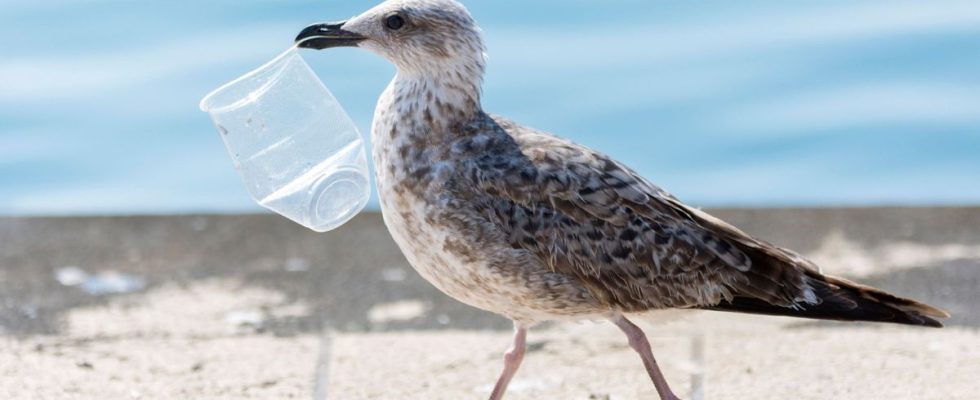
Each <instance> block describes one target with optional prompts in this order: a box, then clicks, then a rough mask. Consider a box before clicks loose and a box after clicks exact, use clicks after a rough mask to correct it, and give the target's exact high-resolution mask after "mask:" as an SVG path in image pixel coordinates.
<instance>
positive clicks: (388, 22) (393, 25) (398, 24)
mask: <svg viewBox="0 0 980 400" xmlns="http://www.w3.org/2000/svg"><path fill="white" fill-rule="evenodd" d="M385 26H387V27H388V29H391V30H393V31H397V30H399V29H401V28H402V27H403V26H405V18H402V16H401V15H398V14H395V15H389V16H388V18H385Z"/></svg>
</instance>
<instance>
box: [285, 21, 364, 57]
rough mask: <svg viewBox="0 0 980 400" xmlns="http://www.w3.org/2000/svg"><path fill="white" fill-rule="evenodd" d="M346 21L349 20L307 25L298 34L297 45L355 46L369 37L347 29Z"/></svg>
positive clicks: (314, 47) (320, 46)
mask: <svg viewBox="0 0 980 400" xmlns="http://www.w3.org/2000/svg"><path fill="white" fill-rule="evenodd" d="M345 23H347V21H341V22H328V23H325V24H313V25H310V26H307V27H306V28H304V29H303V31H301V32H300V33H299V36H296V45H297V46H299V47H303V48H307V49H316V50H323V49H329V48H331V47H353V46H357V44H358V43H360V42H361V41H362V40H364V39H367V38H365V37H364V36H361V35H358V34H356V33H354V32H350V31H345V30H344V24H345Z"/></svg>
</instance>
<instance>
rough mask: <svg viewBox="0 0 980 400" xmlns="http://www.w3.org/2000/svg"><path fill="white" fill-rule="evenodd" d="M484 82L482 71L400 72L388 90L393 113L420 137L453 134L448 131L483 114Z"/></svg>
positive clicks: (455, 69)
mask: <svg viewBox="0 0 980 400" xmlns="http://www.w3.org/2000/svg"><path fill="white" fill-rule="evenodd" d="M482 82H483V70H482V68H480V69H467V68H452V69H441V70H429V71H425V72H422V73H418V72H413V71H398V74H397V75H396V76H395V79H394V80H393V81H392V83H391V86H390V87H389V90H390V91H391V92H390V93H389V94H390V95H391V96H393V101H392V104H391V106H392V108H393V109H392V111H394V113H395V114H396V115H398V116H399V118H400V119H401V120H402V121H411V122H413V125H414V126H413V128H415V129H412V131H414V132H417V133H418V134H423V135H429V136H431V135H440V134H446V133H452V132H447V131H450V130H453V129H452V128H453V127H455V126H457V125H458V124H462V123H466V122H468V121H470V120H472V119H473V117H474V116H476V115H477V114H479V113H480V112H482V107H481V104H480V95H481V85H482Z"/></svg>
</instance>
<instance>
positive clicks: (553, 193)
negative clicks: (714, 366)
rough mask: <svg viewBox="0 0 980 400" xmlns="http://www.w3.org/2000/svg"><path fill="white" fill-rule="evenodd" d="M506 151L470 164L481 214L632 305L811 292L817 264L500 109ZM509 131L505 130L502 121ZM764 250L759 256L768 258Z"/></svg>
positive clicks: (786, 299) (556, 265)
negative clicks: (808, 275)
mask: <svg viewBox="0 0 980 400" xmlns="http://www.w3.org/2000/svg"><path fill="white" fill-rule="evenodd" d="M488 124H489V125H490V126H489V127H488V126H484V127H481V128H480V129H481V130H484V131H486V130H487V129H495V130H498V133H506V135H503V136H501V137H506V138H507V140H512V141H513V146H510V149H511V150H510V151H507V150H501V149H503V148H507V147H508V146H503V147H500V148H498V149H497V150H496V151H485V152H483V153H482V154H480V155H479V156H477V157H473V158H471V159H469V160H468V161H466V163H467V164H468V165H466V166H465V168H463V169H462V170H463V171H466V173H467V174H470V176H469V177H468V179H467V182H471V183H475V185H476V187H475V188H474V189H472V190H478V191H480V192H481V193H482V194H485V195H484V196H480V198H481V199H483V200H482V201H481V202H482V203H483V204H479V205H477V206H478V207H482V208H483V211H484V215H485V216H486V217H487V218H488V219H489V220H490V221H491V222H493V223H494V224H496V226H497V227H498V228H499V229H500V230H502V231H503V232H504V233H505V234H506V236H507V238H508V240H509V242H510V244H511V246H512V247H514V248H521V249H525V250H527V251H529V252H531V253H532V254H534V255H536V256H537V257H538V258H540V259H541V260H542V262H543V263H544V264H545V265H547V266H549V267H550V268H551V269H552V270H554V271H555V272H559V273H563V274H568V275H571V276H575V277H576V278H578V279H579V280H580V281H581V282H582V283H583V284H585V285H586V286H587V287H588V288H589V290H590V291H591V292H592V293H593V295H595V296H596V298H598V299H599V300H600V301H603V302H605V303H606V304H609V305H612V306H616V307H618V308H620V309H623V310H625V311H642V310H647V309H651V308H665V307H697V306H707V305H714V304H718V303H719V302H721V301H723V300H731V299H732V298H734V297H735V296H739V297H750V298H755V299H760V300H763V301H765V302H768V303H771V304H776V305H780V306H785V307H794V306H795V305H796V304H797V303H798V302H800V301H814V299H813V298H812V296H813V295H812V292H810V293H809V294H808V291H809V288H808V286H807V280H806V279H805V275H806V273H807V272H808V271H814V270H815V267H813V266H812V264H810V263H809V262H808V261H806V260H804V259H803V258H802V257H799V256H798V255H796V254H795V253H793V252H791V251H789V250H785V249H780V248H777V247H775V246H772V245H769V244H767V243H764V242H761V241H759V240H756V239H754V238H752V237H750V236H749V235H747V234H745V233H743V232H741V231H740V230H738V229H736V228H735V227H733V226H731V225H728V224H727V223H725V222H723V221H721V220H718V219H717V218H714V217H712V216H710V215H708V214H707V213H704V212H702V211H700V210H697V209H693V208H690V207H688V206H686V205H684V204H683V203H681V202H680V201H678V200H677V199H676V198H674V197H673V196H671V195H670V194H669V193H667V192H665V191H663V190H662V189H660V188H659V187H657V186H655V185H653V184H652V183H650V182H648V181H647V180H645V179H643V178H642V177H640V176H639V175H638V174H637V173H635V172H634V171H632V170H630V169H629V168H627V167H625V166H623V165H621V164H620V163H618V162H616V161H615V160H613V159H611V158H609V157H607V156H605V155H603V154H600V153H598V152H595V151H593V150H591V149H589V148H587V147H584V146H581V145H578V144H575V143H572V142H570V141H567V140H564V139H561V138H558V137H555V136H553V135H550V134H547V133H544V132H540V131H535V130H532V129H529V128H526V127H523V126H520V125H517V124H515V123H512V122H510V121H507V120H504V119H502V118H497V117H493V119H492V120H490V121H488ZM500 131H502V132H500ZM760 260H761V262H760Z"/></svg>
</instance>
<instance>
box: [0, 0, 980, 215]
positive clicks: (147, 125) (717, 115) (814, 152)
mask: <svg viewBox="0 0 980 400" xmlns="http://www.w3.org/2000/svg"><path fill="white" fill-rule="evenodd" d="M465 4H466V5H467V6H468V7H469V8H470V10H471V11H472V13H473V14H474V16H475V17H476V19H477V20H478V21H479V22H480V24H481V26H482V27H483V30H484V34H485V36H486V41H487V47H488V54H489V69H488V73H487V77H486V83H485V87H484V108H485V109H486V110H487V111H490V112H493V113H496V114H500V115H504V116H507V117H508V118H511V119H514V120H517V121H519V122H521V123H524V124H527V125H530V126H533V127H536V128H539V129H543V130H547V131H551V132H554V133H556V134H559V135H561V136H565V137H569V138H571V139H573V140H575V141H577V142H579V143H582V144H585V145H588V146H590V147H593V148H595V149H598V150H600V151H602V152H605V153H607V154H610V155H612V156H613V157H615V158H617V159H619V160H621V161H623V162H624V163H625V164H627V165H630V166H631V167H633V168H634V169H636V170H638V171H640V172H641V173H642V174H643V175H645V176H646V177H647V178H649V179H650V180H651V181H653V182H656V183H657V184H658V185H660V186H662V187H663V188H665V189H667V190H668V191H670V192H672V193H674V194H675V195H676V196H678V197H679V198H681V199H683V200H685V201H687V202H689V203H692V204H695V205H701V206H752V207H763V206H841V205H879V204H887V205H896V204H898V205H906V204H907V205H923V204H977V203H980V184H978V182H980V2H976V1H945V0H943V1H929V2H919V1H917V2H904V1H819V2H818V1H794V2H786V1H776V0H770V1H751V0H750V1H739V2H729V1H698V2H683V1H671V2H665V1H650V0H644V1H620V0H610V1H584V0H570V1H569V0H566V1H557V0H554V1H553V0H547V1H533V2H528V1H516V0H496V1H491V0H482V1H467V2H465ZM371 6H373V2H367V1H325V0H318V1H308V0H304V1H299V0H275V1H273V0H219V1H207V0H202V1H195V2H190V1H183V2H174V1H162V0H142V1H125V0H49V1H44V2H38V1H34V0H5V1H4V5H3V11H2V13H0V215H92V214H171V213H202V212H208V213H210V212H218V213H234V212H259V211H261V208H259V207H258V206H257V205H256V204H255V202H254V201H253V200H252V199H251V198H249V196H248V194H247V192H246V190H245V187H244V185H243V184H242V181H241V179H240V178H239V177H238V176H237V175H236V172H235V170H234V168H233V167H232V163H231V160H230V158H229V157H228V155H227V153H226V151H225V150H224V148H223V146H222V144H221V141H220V139H219V136H218V133H217V131H216V130H215V129H214V127H213V126H212V124H211V122H210V120H209V119H208V116H207V115H206V114H204V113H202V112H201V111H199V110H198V108H197V104H198V101H199V100H200V98H201V97H203V96H204V95H205V94H207V93H208V92H209V91H211V90H212V89H214V88H217V87H218V86H220V85H222V84H223V83H225V82H227V81H230V80H232V79H234V78H235V77H237V76H239V75H241V74H243V73H245V72H247V71H249V70H251V69H253V68H255V67H258V66H259V65H261V64H263V63H264V62H266V61H268V60H269V59H271V58H272V57H274V56H276V55H277V54H279V53H280V52H281V51H283V50H284V49H285V48H287V47H289V46H290V45H291V41H292V38H293V37H295V35H296V33H298V32H299V30H300V29H302V28H303V27H305V26H306V25H308V24H309V23H313V22H317V21H324V20H338V19H344V18H347V17H349V16H352V15H355V14H357V13H359V12H360V11H362V10H365V9H367V8H370V7H371ZM304 57H305V58H306V59H307V61H308V62H309V63H310V64H311V65H312V66H313V67H314V69H315V70H316V71H317V73H318V75H319V76H320V78H321V79H322V80H323V81H324V83H325V84H326V85H327V86H328V87H329V88H330V89H331V91H333V93H334V95H335V96H336V97H337V98H338V99H339V100H340V102H341V103H342V104H343V105H344V107H345V108H346V109H347V111H348V113H349V114H350V115H351V117H352V118H353V120H354V121H355V123H356V124H357V125H358V127H359V128H360V129H361V131H362V133H363V134H364V135H365V136H367V135H368V134H369V129H370V120H371V115H372V113H373V109H374V104H375V101H376V99H377V96H378V94H379V93H380V92H381V90H382V89H383V88H384V87H385V86H386V85H387V83H388V81H389V80H390V79H391V77H392V76H393V74H394V69H393V67H391V66H390V65H389V64H388V63H387V62H385V61H384V60H382V59H380V58H379V57H377V56H375V55H373V54H370V53H368V52H365V51H363V50H358V49H333V50H329V51H324V52H312V51H311V52H309V53H304ZM373 205H376V200H375V201H373V202H372V206H373Z"/></svg>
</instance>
